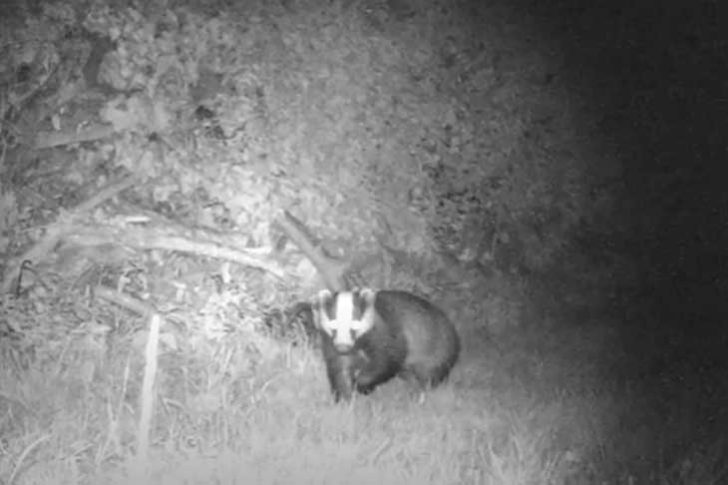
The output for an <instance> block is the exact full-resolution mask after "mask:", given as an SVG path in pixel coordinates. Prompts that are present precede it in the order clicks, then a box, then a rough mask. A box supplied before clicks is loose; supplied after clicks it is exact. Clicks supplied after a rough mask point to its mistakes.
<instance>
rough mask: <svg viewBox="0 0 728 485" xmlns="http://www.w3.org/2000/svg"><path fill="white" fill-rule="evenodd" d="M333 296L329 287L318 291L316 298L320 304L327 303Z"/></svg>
mask: <svg viewBox="0 0 728 485" xmlns="http://www.w3.org/2000/svg"><path fill="white" fill-rule="evenodd" d="M331 297H332V295H331V291H329V290H328V289H324V290H321V291H319V292H318V295H317V296H316V300H317V302H318V304H319V305H325V304H326V303H327V302H328V301H330V300H331Z"/></svg>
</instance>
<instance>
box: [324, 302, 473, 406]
mask: <svg viewBox="0 0 728 485" xmlns="http://www.w3.org/2000/svg"><path fill="white" fill-rule="evenodd" d="M313 308H314V320H315V323H316V327H317V328H318V329H319V331H320V333H321V335H322V339H321V340H322V342H321V343H322V351H323V357H324V361H325V363H326V371H327V374H328V378H329V383H330V385H331V392H332V394H333V396H334V400H335V401H337V402H338V401H339V400H341V399H344V400H347V401H348V400H350V399H351V398H352V396H353V393H354V391H356V392H359V393H361V394H368V393H370V392H371V391H373V390H374V388H376V387H377V386H378V385H380V384H383V383H385V382H387V381H389V380H390V379H392V378H393V377H395V376H399V377H401V378H403V379H406V380H407V381H409V382H414V383H416V384H417V385H418V386H419V387H420V388H421V389H426V388H430V387H434V386H436V385H438V384H440V383H441V382H442V381H443V380H444V379H445V378H446V377H447V376H448V374H449V373H450V370H451V369H452V367H453V366H454V365H455V363H456V362H457V359H458V356H459V354H460V339H459V337H458V334H457V331H456V330H455V327H454V326H453V324H452V322H451V321H450V320H449V319H448V318H447V316H446V315H445V313H444V312H443V311H442V310H440V309H439V308H438V307H436V306H435V305H433V304H432V303H430V302H428V301H427V300H425V299H423V298H420V297H418V296H415V295H413V294H411V293H408V292H405V291H393V290H383V291H377V292H375V291H373V290H371V289H361V290H353V291H345V292H339V293H331V292H330V291H328V290H323V291H321V292H320V293H319V295H318V298H317V301H316V302H315V303H314V305H313Z"/></svg>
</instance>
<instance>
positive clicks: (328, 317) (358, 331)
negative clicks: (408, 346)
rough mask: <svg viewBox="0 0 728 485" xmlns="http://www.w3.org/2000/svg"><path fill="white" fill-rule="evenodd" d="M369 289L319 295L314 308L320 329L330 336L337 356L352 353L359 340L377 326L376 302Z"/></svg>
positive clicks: (326, 292) (323, 292) (374, 295)
mask: <svg viewBox="0 0 728 485" xmlns="http://www.w3.org/2000/svg"><path fill="white" fill-rule="evenodd" d="M375 297H376V293H375V292H374V291H373V290H371V289H368V288H365V289H355V290H351V291H340V292H337V293H331V292H330V291H329V290H322V291H320V292H319V294H318V296H317V298H316V301H315V302H314V304H313V308H314V313H315V318H314V320H315V322H316V326H317V327H318V329H319V330H320V331H322V332H323V333H324V334H326V335H327V336H328V337H329V338H330V339H331V342H332V343H333V344H334V348H336V350H337V352H341V353H347V352H350V351H351V350H352V349H353V348H354V346H355V345H356V341H357V339H359V337H361V336H362V335H364V334H365V333H366V332H367V331H368V330H370V329H371V328H372V327H373V326H374V298H375Z"/></svg>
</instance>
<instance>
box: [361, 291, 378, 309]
mask: <svg viewBox="0 0 728 485" xmlns="http://www.w3.org/2000/svg"><path fill="white" fill-rule="evenodd" d="M359 296H361V298H362V300H364V301H365V302H366V306H367V307H372V306H374V300H375V299H376V298H377V292H376V291H374V290H373V289H371V288H361V289H360V290H359Z"/></svg>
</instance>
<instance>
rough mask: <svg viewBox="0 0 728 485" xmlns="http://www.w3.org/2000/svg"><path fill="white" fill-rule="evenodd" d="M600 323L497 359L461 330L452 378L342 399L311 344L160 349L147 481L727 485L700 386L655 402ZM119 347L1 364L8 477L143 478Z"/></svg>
mask: <svg viewBox="0 0 728 485" xmlns="http://www.w3.org/2000/svg"><path fill="white" fill-rule="evenodd" d="M607 323H608V322H602V324H605V325H606V324H607ZM598 329H599V325H598V324H592V325H590V326H586V327H582V328H581V329H571V330H568V331H566V330H565V331H563V332H561V333H560V334H556V333H553V332H552V333H551V334H550V335H546V334H541V335H538V336H537V335H531V337H528V336H527V334H526V333H525V332H524V331H523V330H521V331H520V335H519V336H516V335H515V333H514V335H513V336H512V338H511V339H510V340H509V338H507V336H505V335H504V336H503V337H502V338H499V339H498V345H499V346H500V347H501V348H500V352H496V351H495V350H494V349H493V343H492V342H489V341H484V340H479V337H477V336H474V335H470V334H466V335H465V342H466V346H465V352H464V357H463V360H462V362H461V363H460V365H459V366H458V367H457V368H456V371H455V372H454V374H453V376H452V378H451V380H450V382H448V383H447V384H446V385H444V386H443V387H441V388H439V389H436V390H435V391H433V392H432V393H430V394H428V395H427V396H426V399H425V401H424V402H423V403H419V402H418V401H419V399H418V396H414V395H412V394H410V393H409V392H408V390H407V388H406V386H405V385H404V384H402V383H400V382H393V383H391V384H389V385H386V386H384V387H382V388H380V389H378V390H377V392H376V393H374V394H373V395H372V396H370V397H360V398H359V399H357V400H355V402H354V403H353V404H352V405H350V406H348V405H344V406H335V405H333V404H332V403H331V400H330V396H329V393H328V388H327V383H326V381H325V378H324V369H323V366H322V363H321V361H320V359H319V358H318V355H317V354H316V352H315V351H314V350H312V349H309V348H298V347H296V348H293V347H286V346H283V345H281V344H277V343H275V342H268V344H269V345H268V347H266V350H265V352H258V353H257V355H255V353H253V352H251V351H250V345H248V344H245V345H243V343H242V342H238V343H237V344H231V343H230V342H223V343H219V346H218V348H217V350H216V353H215V355H216V357H211V356H207V357H204V358H203V357H191V356H186V357H185V358H184V359H183V358H181V357H180V356H179V355H176V356H175V355H174V352H169V351H168V352H167V353H166V354H163V355H162V356H161V358H160V362H159V364H160V367H159V374H158V378H157V386H156V395H155V397H156V401H155V408H154V416H153V422H152V424H153V426H152V433H151V438H152V439H151V449H150V452H149V455H148V456H147V457H146V463H145V465H146V466H147V473H148V475H147V478H146V480H147V482H148V483H157V484H165V483H170V484H172V483H174V484H180V483H184V484H194V483H200V484H202V483H205V484H208V483H220V484H238V483H241V484H242V483H261V484H273V483H280V484H287V483H317V484H318V483H321V484H325V483H342V482H346V483H351V484H406V483H413V484H414V483H417V484H428V483H431V484H448V483H452V484H456V483H457V484H462V483H473V484H530V483H534V484H536V483H538V484H547V483H554V484H561V483H605V482H606V483H647V482H649V481H659V480H662V481H661V482H660V483H718V480H719V478H720V477H721V476H725V475H721V473H724V470H723V469H721V467H720V463H721V460H720V458H721V456H722V455H721V452H722V451H725V448H724V446H725V444H724V443H721V442H712V443H711V442H710V441H708V439H709V438H708V437H707V436H706V437H704V439H703V440H702V441H694V442H693V443H694V444H687V443H690V439H691V438H692V439H694V440H696V439H699V438H700V436H699V435H697V434H695V433H691V430H690V424H697V423H698V422H699V421H700V416H699V414H698V412H699V409H698V408H696V407H695V406H693V404H695V403H694V402H691V395H690V393H687V392H682V395H681V396H679V398H678V399H676V400H675V401H674V402H673V403H668V402H665V403H664V404H665V405H664V406H663V407H662V409H660V408H656V407H654V405H655V399H656V398H655V395H653V394H652V393H651V390H649V389H648V388H647V387H645V386H644V385H641V384H639V382H638V381H636V380H624V379H621V378H620V379H618V378H616V376H618V375H621V374H620V373H617V372H613V371H612V370H610V366H614V365H616V364H618V363H619V362H620V360H621V359H622V358H623V356H621V355H619V354H618V353H617V352H615V349H616V348H617V347H616V346H615V344H616V343H617V342H616V341H615V340H614V335H615V334H614V332H608V331H601V332H600V331H599V330H598ZM530 331H533V330H530ZM231 338H232V337H231ZM83 339H84V337H83V336H81V335H79V336H78V337H77V340H78V341H79V342H80V341H82V340H83ZM241 339H242V335H238V336H237V340H241ZM76 343H78V342H76ZM76 343H74V342H70V343H69V345H68V346H67V347H68V349H74V348H76V349H77V346H76V345H75V344H76ZM87 343H88V342H86V344H87ZM113 348H115V349H116V350H111V351H110V352H109V353H108V354H107V355H106V356H105V357H104V358H100V359H98V360H97V361H96V362H95V365H94V366H93V369H92V372H91V374H89V369H88V367H89V365H90V364H89V363H88V362H89V360H88V357H87V354H84V353H82V352H78V351H71V350H66V352H65V357H61V356H59V360H56V361H53V360H47V361H46V363H45V364H43V365H40V364H38V363H37V362H32V363H31V365H30V366H29V367H27V368H22V367H18V366H17V365H3V367H2V369H3V370H2V374H1V375H0V389H2V392H1V393H0V406H2V421H0V431H1V432H2V436H3V453H2V455H1V456H0V477H2V478H3V480H4V481H5V483H8V484H13V485H19V484H51V483H53V484H65V483H69V484H71V483H73V484H80V483H132V482H134V483H139V478H138V476H136V475H134V471H135V470H136V468H135V466H137V465H138V463H136V462H135V458H136V451H137V450H136V442H137V440H138V436H137V433H138V432H139V431H138V421H139V412H140V409H139V406H138V403H139V393H140V392H141V380H142V364H143V362H142V359H141V353H140V352H138V351H135V350H133V349H131V348H130V347H129V345H126V346H120V347H113ZM261 348H262V347H261ZM4 355H5V362H4V364H8V363H9V362H8V358H9V357H8V355H9V353H8V352H5V353H4ZM70 356H75V357H70ZM84 356H86V357H84ZM222 356H227V357H222ZM61 360H63V361H62V362H61ZM223 363H224V364H223ZM243 364H245V365H243ZM223 367H224V368H226V369H227V370H226V371H225V372H222V373H221V372H220V370H221V369H222V368H223ZM680 389H681V388H680V386H678V385H677V383H673V385H672V387H670V390H671V391H673V392H675V393H678V392H680ZM693 395H694V393H693ZM686 410H687V411H688V412H687V413H686V412H685V411H686ZM716 419H717V417H716ZM681 443H682V445H681ZM721 446H723V448H721Z"/></svg>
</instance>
